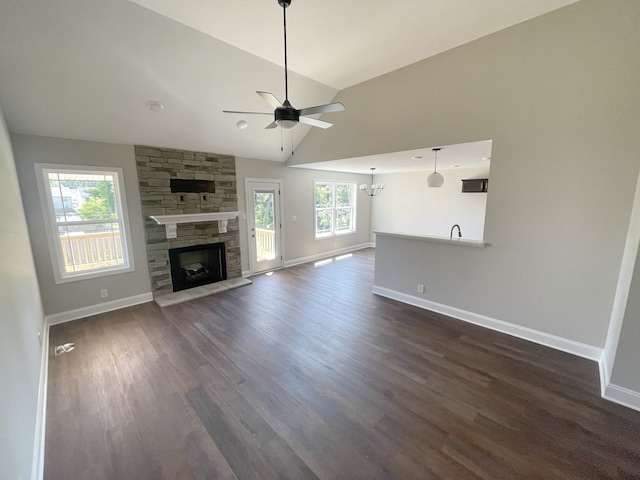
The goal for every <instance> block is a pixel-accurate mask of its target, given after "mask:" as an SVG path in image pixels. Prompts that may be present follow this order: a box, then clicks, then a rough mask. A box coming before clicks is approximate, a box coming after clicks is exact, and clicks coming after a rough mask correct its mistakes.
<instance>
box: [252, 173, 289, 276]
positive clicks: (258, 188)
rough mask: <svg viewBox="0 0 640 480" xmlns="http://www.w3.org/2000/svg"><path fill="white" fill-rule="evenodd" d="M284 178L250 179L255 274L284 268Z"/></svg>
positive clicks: (253, 267) (253, 270)
mask: <svg viewBox="0 0 640 480" xmlns="http://www.w3.org/2000/svg"><path fill="white" fill-rule="evenodd" d="M281 183H282V182H281V181H280V180H249V179H248V180H247V182H246V186H247V190H246V191H247V211H248V212H247V213H248V215H247V217H248V219H249V250H250V252H251V273H252V274H253V273H260V272H266V271H268V270H274V269H276V268H282V264H283V262H282V247H281V233H282V232H281V230H282V217H281V215H280V211H281V203H280V202H281V198H280V191H281V188H280V187H281Z"/></svg>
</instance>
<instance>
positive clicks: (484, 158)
mask: <svg viewBox="0 0 640 480" xmlns="http://www.w3.org/2000/svg"><path fill="white" fill-rule="evenodd" d="M482 159H483V160H491V157H482Z"/></svg>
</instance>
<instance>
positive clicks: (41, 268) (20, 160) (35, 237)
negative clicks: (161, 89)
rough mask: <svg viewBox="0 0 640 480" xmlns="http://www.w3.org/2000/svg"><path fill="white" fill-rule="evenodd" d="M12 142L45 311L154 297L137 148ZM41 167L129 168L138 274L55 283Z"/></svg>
mask: <svg viewBox="0 0 640 480" xmlns="http://www.w3.org/2000/svg"><path fill="white" fill-rule="evenodd" d="M11 140H12V143H13V146H14V151H15V160H16V165H17V170H18V176H19V179H20V188H21V190H22V199H23V202H24V208H25V212H26V214H27V223H28V226H29V233H30V236H31V245H32V249H33V256H34V260H35V264H36V269H37V272H38V282H39V284H40V290H41V293H42V301H43V305H44V311H45V313H46V314H47V315H53V314H58V313H63V312H69V311H72V310H75V309H80V308H85V307H90V306H93V305H97V304H100V303H106V302H113V301H117V300H122V299H126V298H128V297H134V296H136V295H142V294H149V293H150V292H151V285H150V282H149V272H148V269H147V260H146V247H145V242H144V229H143V220H142V206H141V204H140V191H139V189H138V174H137V171H136V165H135V155H134V152H133V147H132V146H126V145H114V144H107V143H97V142H85V141H79V140H65V139H60V138H49V137H36V136H31V135H12V137H11ZM35 163H58V164H67V165H89V166H107V167H120V168H122V169H123V174H124V185H125V195H126V198H127V208H128V212H129V227H130V229H131V237H132V242H133V263H134V266H135V271H133V272H129V273H121V274H118V275H110V276H106V277H100V278H93V279H89V280H81V281H78V282H70V283H62V284H56V283H55V281H54V277H53V267H52V263H51V255H50V253H49V244H48V242H47V236H46V230H45V225H44V218H43V213H42V207H41V205H40V198H39V195H38V187H37V184H36V173H35V169H34V164H35ZM102 289H107V290H108V292H109V297H108V298H106V299H103V298H101V297H100V290H102Z"/></svg>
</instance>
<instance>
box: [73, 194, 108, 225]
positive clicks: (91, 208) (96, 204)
mask: <svg viewBox="0 0 640 480" xmlns="http://www.w3.org/2000/svg"><path fill="white" fill-rule="evenodd" d="M78 213H79V214H80V217H81V218H82V220H105V219H109V218H116V217H115V214H114V213H112V212H109V207H108V205H107V201H106V200H105V199H104V198H97V197H94V198H89V199H88V200H87V201H86V202H84V203H83V204H82V207H80V208H78Z"/></svg>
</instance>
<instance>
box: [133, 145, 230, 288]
mask: <svg viewBox="0 0 640 480" xmlns="http://www.w3.org/2000/svg"><path fill="white" fill-rule="evenodd" d="M134 149H135V155H136V166H137V169H138V180H139V187H140V198H141V201H142V214H143V216H144V217H145V220H144V230H145V240H146V245H147V261H148V268H149V276H150V277H151V287H152V290H153V295H154V297H155V298H157V297H159V296H162V295H166V294H169V293H172V292H173V286H172V283H171V267H170V264H169V249H170V248H180V247H187V246H192V245H202V244H211V243H218V242H224V244H225V248H226V257H227V278H228V279H234V278H238V277H241V276H242V271H241V262H240V232H239V227H238V218H233V219H230V220H228V224H227V228H226V230H227V231H226V232H221V231H220V230H224V229H219V225H218V222H217V221H207V222H195V223H179V224H177V236H176V238H167V231H166V229H165V226H164V225H159V224H158V223H157V222H156V221H155V220H154V219H153V218H151V217H152V216H158V215H185V214H187V215H188V214H199V213H218V212H235V211H237V210H238V195H237V187H236V167H235V158H234V157H231V156H225V155H217V154H213V153H204V152H193V151H186V150H176V149H169V148H160V147H150V146H135V147H134ZM171 179H181V180H206V181H213V182H215V192H214V193H207V194H206V195H201V194H200V193H194V192H192V193H186V194H185V193H182V194H179V193H171V187H170V181H171Z"/></svg>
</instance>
